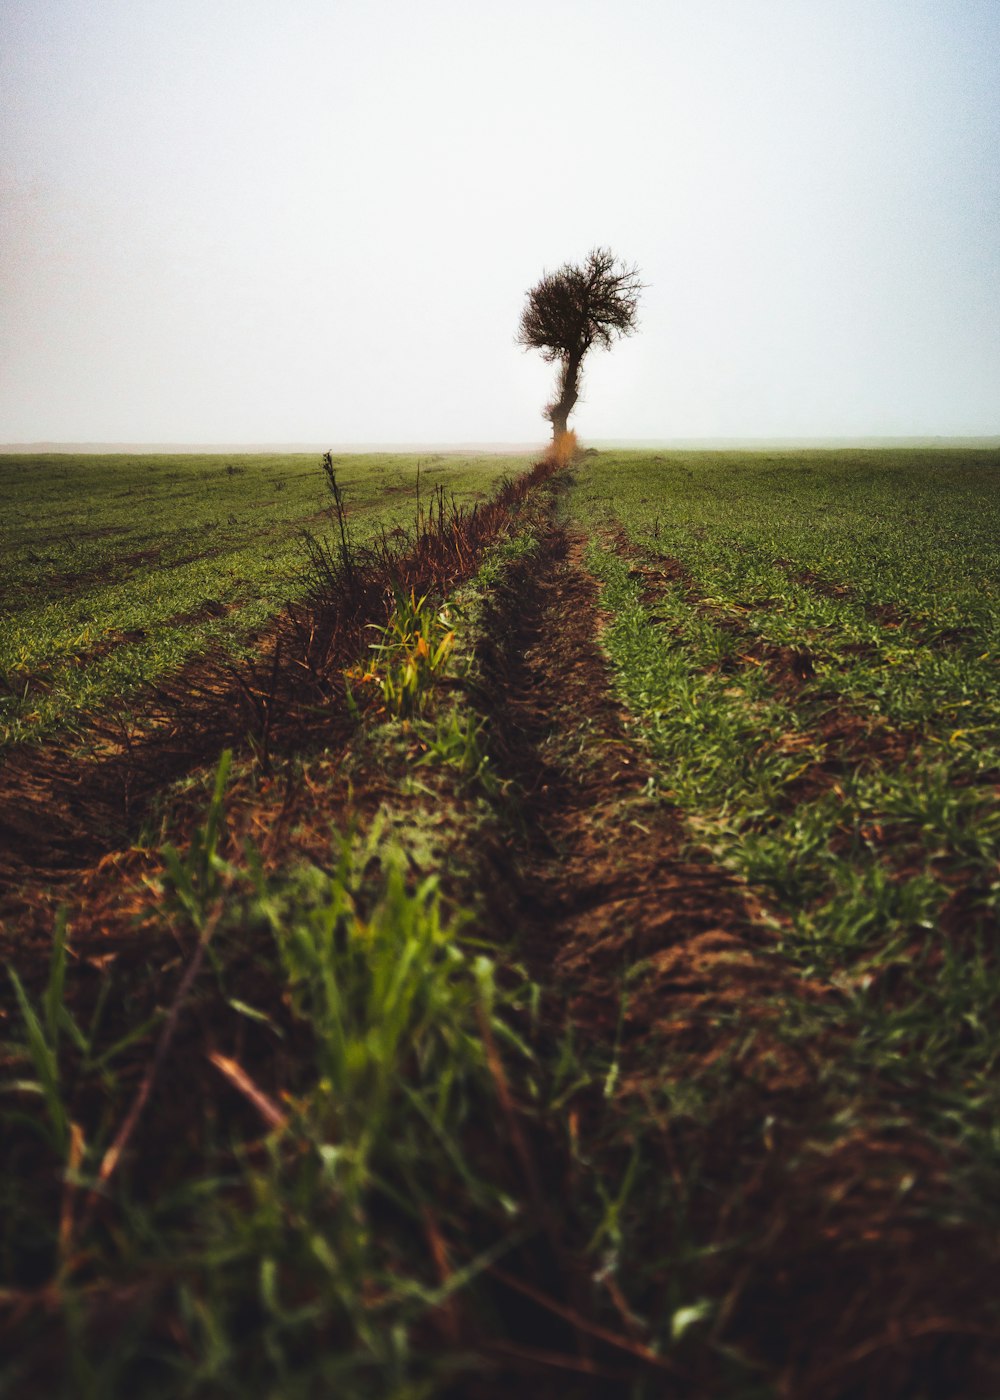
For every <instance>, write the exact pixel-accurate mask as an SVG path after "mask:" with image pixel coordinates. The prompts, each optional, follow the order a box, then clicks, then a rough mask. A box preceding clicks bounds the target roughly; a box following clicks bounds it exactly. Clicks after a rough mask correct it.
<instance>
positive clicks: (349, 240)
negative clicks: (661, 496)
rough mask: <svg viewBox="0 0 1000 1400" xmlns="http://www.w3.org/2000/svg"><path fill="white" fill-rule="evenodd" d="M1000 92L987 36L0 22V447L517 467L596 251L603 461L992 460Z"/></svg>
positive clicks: (428, 3)
mask: <svg viewBox="0 0 1000 1400" xmlns="http://www.w3.org/2000/svg"><path fill="white" fill-rule="evenodd" d="M998 80H1000V7H998V6H997V4H996V3H995V0H838V3H836V4H833V3H825V4H816V3H813V0H741V2H740V3H731V2H730V0H702V3H698V4H694V3H692V2H691V0H662V3H659V4H657V5H649V4H648V3H645V0H616V3H615V4H613V5H612V4H611V3H610V0H582V2H581V0H509V3H508V4H506V5H505V6H504V7H503V9H502V11H501V10H498V9H496V8H495V7H493V6H487V5H485V4H482V3H471V4H470V3H468V2H467V0H466V3H459V0H419V3H416V4H414V3H405V0H380V2H379V3H364V2H363V0H339V3H336V4H331V3H328V0H289V3H287V4H285V5H283V6H280V7H279V6H277V5H275V4H270V3H264V0H239V3H237V0H219V3H217V4H213V5H211V6H206V5H203V4H200V3H196V0H171V3H170V4H163V3H159V4H157V3H153V0H135V3H132V4H130V5H128V6H125V5H121V4H117V3H113V2H112V0H0V122H2V127H3V132H4V140H3V145H2V150H0V161H2V167H0V200H2V243H0V248H2V252H0V441H2V442H8V443H20V444H25V443H37V442H42V441H44V442H45V443H74V444H79V443H90V444H107V443H122V444H129V445H131V444H140V443H141V444H145V445H152V444H158V445H164V444H176V443H191V444H212V443H216V444H218V443H230V444H231V443H239V444H242V445H251V444H261V443H266V444H268V445H271V444H301V443H310V444H311V443H327V442H336V443H342V444H374V443H378V444H387V443H393V444H402V443H406V444H429V443H435V444H439V443H454V444H457V443H476V444H480V443H487V442H497V443H504V444H506V443H517V442H535V441H538V440H540V439H541V438H543V437H545V436H546V426H545V424H544V422H543V421H542V419H541V417H540V410H541V407H542V405H543V404H544V403H545V401H546V398H547V397H548V396H549V394H550V391H551V373H550V369H549V367H548V366H546V365H545V364H543V363H542V362H541V359H540V357H539V356H538V355H537V354H533V353H526V352H525V351H523V350H521V349H520V348H518V347H517V345H515V343H514V336H515V334H516V329H517V321H518V315H519V312H520V309H521V305H522V303H523V299H524V294H525V291H526V290H527V289H528V288H529V287H530V286H531V285H532V284H533V283H534V282H535V281H536V280H537V279H538V278H539V277H540V276H541V274H542V272H543V270H546V269H549V270H552V269H554V268H556V267H558V266H559V265H560V264H562V263H563V262H564V261H566V260H577V259H579V258H581V257H583V256H584V255H585V254H586V252H587V251H588V250H589V249H590V248H591V247H593V246H594V245H596V244H604V245H607V246H609V247H610V248H612V249H613V250H614V252H615V253H616V254H617V255H619V256H620V257H622V258H625V259H626V260H628V261H629V262H633V261H634V262H635V263H636V264H638V266H639V268H640V270H641V273H642V277H643V281H644V282H645V284H646V289H645V291H644V293H643V296H642V300H641V305H640V315H639V319H640V325H639V332H638V334H637V335H636V336H634V337H633V338H632V339H630V340H629V341H628V342H627V343H624V344H622V345H620V346H618V347H616V349H615V350H614V352H613V353H612V354H609V355H602V354H597V353H594V354H593V355H592V356H590V357H589V359H588V363H587V366H586V370H585V375H584V398H583V400H582V401H581V404H580V406H579V408H578V410H577V413H576V420H575V426H576V428H577V429H578V431H579V432H580V433H581V435H582V436H583V437H584V438H585V439H586V440H588V441H594V440H598V439H605V440H607V439H613V440H617V441H621V440H637V439H642V440H648V439H655V440H657V441H663V440H664V439H698V438H709V439H715V440H718V439H737V440H739V441H747V440H748V439H769V440H773V439H801V438H809V439H817V438H824V437H825V438H837V439H844V438H857V437H884V436H889V437H895V438H899V437H912V436H914V435H922V436H938V435H944V436H952V437H954V436H970V435H971V436H982V435H989V434H994V433H996V432H997V430H998V426H1000V412H998V410H1000V388H998V386H1000V224H998V221H997V218H996V211H997V207H998V196H1000V96H998V94H1000V81H998Z"/></svg>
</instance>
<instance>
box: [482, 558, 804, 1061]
mask: <svg viewBox="0 0 1000 1400" xmlns="http://www.w3.org/2000/svg"><path fill="white" fill-rule="evenodd" d="M585 548H586V539H585V537H584V536H582V535H580V534H574V533H563V532H557V533H555V534H554V535H553V536H552V537H551V538H550V539H549V541H548V542H547V545H546V548H545V552H544V559H543V562H542V565H541V568H540V571H539V572H538V573H537V574H536V575H535V576H533V577H531V578H528V577H525V578H524V579H522V581H521V588H520V589H519V590H518V596H517V598H516V599H514V598H512V597H508V598H507V599H505V600H504V599H501V607H502V608H503V607H504V604H506V608H505V611H506V616H505V617H504V616H500V617H497V618H495V619H494V620H493V626H492V629H491V631H492V635H493V641H494V649H493V651H492V654H491V655H490V656H488V657H487V658H485V669H486V672H487V675H488V676H489V678H490V680H491V682H492V685H493V691H494V703H493V712H492V725H493V735H494V738H493V748H494V753H495V755H496V758H497V760H498V762H499V764H500V765H501V766H502V768H503V769H504V770H505V772H506V773H508V774H509V775H510V776H511V777H513V778H515V779H516V780H517V782H518V784H519V786H520V788H521V789H522V791H523V793H524V807H523V813H522V815H523V820H524V828H525V834H524V839H523V841H522V842H521V844H520V847H519V850H518V854H517V867H518V886H519V892H520V901H519V916H520V920H521V922H522V926H526V928H527V930H528V932H527V933H526V935H525V938H524V947H523V952H524V955H525V956H526V957H527V958H528V960H529V962H530V963H532V964H533V965H534V966H535V968H536V970H537V971H538V972H539V973H544V980H545V981H546V982H551V983H555V984H559V985H562V986H563V987H565V988H566V990H567V995H568V997H569V999H570V1003H571V1006H572V1014H573V1015H574V1018H577V1019H584V1018H585V1019H589V1020H590V1021H591V1022H592V1026H593V1030H594V1031H595V1033H596V1032H600V1033H603V1034H606V1033H607V1031H608V1029H609V1028H610V1029H611V1030H612V1033H613V1031H614V1027H615V1025H616V1023H617V1019H618V1015H619V1007H620V1004H621V997H622V978H623V975H624V974H625V973H626V972H627V971H628V970H629V969H634V968H635V965H636V964H637V963H639V962H640V961H642V962H644V963H645V964H646V975H645V977H644V978H643V979H642V983H643V984H642V986H641V988H640V989H639V990H638V991H637V992H636V994H635V995H634V996H633V997H630V999H629V1005H628V1008H627V1011H626V1018H625V1019H626V1025H631V1026H633V1027H634V1028H635V1030H636V1032H637V1033H638V1032H639V1031H640V1030H641V1031H642V1032H643V1033H645V1032H648V1031H649V1030H651V1029H652V1028H653V1026H654V1025H656V1026H657V1027H658V1029H659V1030H660V1031H662V1032H664V1033H665V1034H667V1035H668V1036H671V1037H673V1038H675V1039H683V1040H684V1041H685V1042H686V1043H693V1041H692V1038H693V1039H694V1040H701V1039H703V1038H704V1033H705V1032H706V1031H711V1032H712V1034H711V1039H712V1042H713V1046H714V1048H715V1049H716V1050H717V1048H718V1036H717V1033H716V1029H715V1028H713V1027H712V1024H711V1023H712V1022H713V1021H715V1020H717V1019H718V1016H719V1013H720V1012H721V1011H722V1010H723V1009H725V1008H726V1007H731V1006H732V1004H733V1003H734V1002H735V1001H737V1000H740V999H742V998H745V997H746V996H747V994H748V993H749V992H750V991H752V990H753V988H754V987H755V986H757V985H758V984H760V983H761V982H764V983H766V984H767V985H768V987H769V989H770V990H771V991H777V990H778V989H779V987H780V985H781V983H782V981H785V982H786V983H787V982H789V981H790V980H791V979H790V978H789V976H788V973H787V971H786V970H785V969H784V968H783V967H782V966H781V965H780V964H779V963H778V961H777V960H776V959H775V958H774V955H773V952H772V951H771V946H772V945H773V942H774V933H773V924H768V923H767V922H766V921H765V919H764V916H763V913H762V911H761V909H760V907H759V905H758V904H757V903H756V901H755V900H754V899H753V898H752V897H751V895H750V894H749V892H748V891H747V890H746V888H745V887H744V886H742V885H741V884H740V882H738V881H737V880H736V879H735V878H733V877H732V876H730V875H729V874H728V873H727V872H726V871H724V870H721V869H720V868H719V867H718V866H716V865H713V864H711V863H710V862H708V861H701V860H696V859H693V858H692V856H691V854H690V853H689V850H688V847H689V845H690V842H689V838H688V835H687V833H686V831H685V829H684V827H683V824H682V822H681V820H680V818H679V816H678V814H677V813H676V812H675V811H674V810H673V809H672V808H670V807H669V806H667V805H666V804H664V803H663V802H660V801H657V800H655V799H653V798H651V797H650V796H649V788H648V785H649V780H650V776H651V770H650V768H649V766H648V764H647V763H646V761H645V759H644V757H643V755H642V753H641V750H640V749H639V748H638V747H637V746H636V744H635V743H634V742H632V741H631V740H630V738H629V736H628V734H627V732H626V720H625V714H624V711H623V709H622V707H621V706H620V705H619V704H618V702H617V700H616V699H615V697H614V695H613V692H612V689H611V679H610V673H609V669H608V664H607V662H606V660H605V658H604V655H603V652H602V651H601V645H600V634H601V628H602V626H603V620H604V619H603V617H602V615H601V613H600V611H599V607H598V590H597V585H596V584H595V582H594V580H593V579H592V578H591V576H590V575H589V574H588V572H587V571H586V569H585V567H584V565H583V555H584V552H585ZM796 981H797V979H796ZM797 985H798V984H797ZM668 991H669V996H668V995H667V993H668ZM800 994H801V993H800ZM706 1043H707V1042H706Z"/></svg>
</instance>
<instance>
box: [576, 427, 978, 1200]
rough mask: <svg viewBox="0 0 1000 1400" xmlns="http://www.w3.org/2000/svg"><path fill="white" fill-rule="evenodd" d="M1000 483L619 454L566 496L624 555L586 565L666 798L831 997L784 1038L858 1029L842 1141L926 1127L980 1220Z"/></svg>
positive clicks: (842, 1092) (867, 461) (927, 468)
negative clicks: (775, 918)
mask: <svg viewBox="0 0 1000 1400" xmlns="http://www.w3.org/2000/svg"><path fill="white" fill-rule="evenodd" d="M998 478H1000V459H998V457H997V455H996V454H978V455H977V454H971V457H970V455H969V454H965V455H963V456H961V457H959V456H953V455H951V454H936V453H935V454H932V453H924V454H915V453H908V454H902V453H900V454H882V455H880V456H879V457H878V458H872V457H870V456H869V455H867V454H856V455H850V456H843V455H838V456H833V457H831V458H829V459H826V460H821V461H816V460H812V461H809V460H806V461H802V460H799V459H797V458H793V459H787V460H785V461H783V462H782V461H775V460H774V459H771V458H750V459H744V460H739V461H733V460H732V459H731V458H730V459H726V460H722V459H716V458H714V457H711V456H708V455H706V458H705V459H704V460H703V461H699V459H697V458H692V457H688V458H678V459H662V458H661V459H656V460H654V461H652V462H650V461H649V460H648V459H642V458H639V457H636V456H627V457H618V456H615V457H610V456H609V457H607V458H601V459H599V460H598V461H597V462H595V463H593V464H592V465H589V466H588V467H587V468H586V469H585V470H584V471H582V472H581V474H580V480H579V484H578V488H577V490H576V492H575V494H574V504H575V506H576V508H577V509H578V510H579V511H580V513H581V514H582V516H583V517H584V518H585V519H586V520H587V521H589V522H591V523H593V524H595V525H596V524H598V523H601V524H602V525H603V526H605V527H606V526H607V525H608V524H609V523H610V521H609V516H608V513H607V505H608V504H609V503H610V502H611V501H613V502H614V517H615V519H616V521H617V522H618V523H620V525H621V526H622V527H623V528H624V530H625V532H626V534H627V536H628V539H629V540H630V541H631V543H632V549H633V554H632V557H631V558H626V557H623V555H622V553H621V547H620V542H619V547H618V548H615V547H614V546H612V545H609V544H604V545H596V546H595V547H594V548H593V549H592V552H591V563H592V566H593V568H594V570H595V572H596V573H597V574H598V576H599V577H600V578H601V580H602V581H603V584H604V594H603V598H604V602H605V605H606V606H607V607H609V608H610V610H611V613H612V621H611V624H610V626H609V628H608V631H607V633H606V638H605V639H606V644H607V647H608V650H609V653H610V656H611V659H612V662H613V664H614V666H615V669H616V674H617V680H618V684H619V686H620V689H621V693H622V695H623V697H624V698H625V700H626V702H627V704H628V705H629V707H630V709H631V711H632V713H633V715H634V717H635V722H636V725H637V728H638V731H639V732H640V733H641V734H642V735H643V737H644V739H645V741H646V743H647V744H648V746H649V748H650V750H651V752H652V753H653V755H655V758H656V760H657V762H658V764H659V771H660V779H659V781H660V783H661V784H662V788H663V790H664V791H665V792H667V793H669V795H670V797H671V798H672V800H674V801H676V802H678V803H679V804H680V805H681V806H682V807H683V809H684V810H685V812H686V814H687V818H688V822H689V826H690V829H691V831H692V837H693V839H694V840H696V841H698V842H700V843H702V844H703V845H705V846H707V848H708V849H709V850H710V851H711V852H712V853H713V855H714V856H715V857H716V858H717V859H721V860H723V861H724V862H725V863H727V864H728V865H729V866H730V867H731V868H733V869H734V870H736V871H738V872H739V873H740V874H741V875H742V876H744V877H745V878H746V879H747V880H749V881H750V882H751V884H752V885H753V886H754V887H756V888H757V889H758V890H759V891H761V892H762V893H763V894H764V895H765V897H766V898H767V900H768V901H769V902H770V904H771V906H772V908H774V909H775V910H776V911H778V912H779V913H780V915H781V916H782V919H783V923H782V932H781V939H780V942H781V947H782V949H783V951H784V952H785V954H786V955H787V956H789V957H790V958H791V959H793V961H794V962H795V963H797V965H798V966H799V967H800V968H801V970H802V972H803V974H804V975H807V976H811V975H814V974H817V973H818V974H819V975H821V976H822V977H823V978H825V979H828V980H829V981H830V982H831V983H833V984H834V985H835V986H836V987H838V988H839V990H840V992H841V997H840V999H839V1000H838V1002H837V1004H836V1006H835V1007H834V1008H832V1009H831V1007H830V1006H829V1005H825V1006H823V1007H822V1008H819V1007H817V1008H816V1009H814V1011H813V1013H812V1020H811V1023H810V1024H809V1025H808V1026H806V1025H803V1024H798V1025H797V1026H796V1027H795V1029H794V1035H796V1036H798V1037H802V1036H806V1037H809V1036H815V1037H816V1038H817V1039H821V1038H822V1037H823V1035H825V1034H826V1033H827V1032H828V1031H830V1030H831V1029H834V1030H836V1032H837V1033H838V1034H842V1033H843V1032H845V1031H846V1032H847V1034H846V1036H845V1038H844V1039H843V1049H842V1050H841V1052H840V1056H839V1059H838V1062H837V1064H836V1069H835V1070H834V1071H832V1072H831V1078H833V1079H836V1080H838V1081H839V1082H838V1089H837V1095H836V1107H835V1108H832V1109H831V1122H830V1131H831V1133H834V1134H836V1133H838V1132H839V1133H844V1132H845V1131H849V1130H850V1126H851V1124H852V1123H853V1122H854V1121H855V1120H856V1117H857V1114H858V1113H861V1114H862V1116H864V1115H865V1114H867V1113H869V1112H871V1111H874V1112H876V1113H877V1114H878V1115H879V1116H880V1118H881V1120H882V1124H883V1127H888V1126H889V1125H890V1124H891V1123H892V1122H893V1121H894V1120H897V1119H898V1117H899V1115H902V1120H901V1121H909V1122H916V1123H919V1124H920V1126H921V1129H922V1130H923V1131H925V1132H927V1133H928V1134H929V1135H930V1136H931V1137H932V1138H933V1139H934V1140H935V1142H936V1143H937V1144H938V1145H939V1146H941V1147H942V1148H944V1149H945V1150H947V1151H948V1152H950V1153H953V1154H955V1155H954V1163H955V1176H954V1178H953V1186H954V1190H953V1192H952V1193H951V1196H950V1200H949V1204H948V1209H949V1210H950V1211H952V1212H954V1214H955V1216H957V1217H958V1218H963V1217H964V1218H966V1219H973V1220H983V1219H989V1220H991V1221H994V1222H995V1200H996V1199H997V1194H998V1192H1000V1156H998V1154H997V1148H996V1141H995V1132H994V1128H993V1125H994V1124H995V1121H996V1115H997V1112H998V1111H1000V1095H998V1089H997V1084H996V1079H995V1071H996V1067H997V1065H998V1063H1000V1036H998V1032H997V1026H998V1024H1000V1022H998V1011H1000V964H998V961H997V957H996V947H995V943H996V934H997V929H998V923H1000V882H998V878H997V873H998V856H1000V811H998V808H997V802H996V794H997V781H998V777H1000V676H998V672H997V666H996V660H997V639H998V635H1000V594H998V580H1000V560H998V557H997V550H996V544H995V541H996V539H997V537H998V534H1000V532H998V529H997V526H998V524H1000V514H998V497H1000V493H998V492H997V490H996V487H997V484H998ZM918 523H919V533H916V531H917V528H918ZM665 556H667V558H665ZM642 561H645V562H642ZM637 562H638V567H636V564H637ZM793 663H794V664H793ZM796 665H797V671H796V669H795V666H796ZM807 1019H809V1018H807ZM873 1082H874V1083H876V1084H877V1085H878V1087H877V1088H876V1089H875V1091H874V1094H873V1095H872V1094H869V1092H868V1091H869V1089H870V1088H871V1085H872V1084H873ZM873 1102H874V1103H875V1104H876V1105H877V1107H876V1108H875V1109H874V1110H872V1108H871V1104H872V1103H873ZM837 1113H840V1114H841V1117H840V1119H839V1120H838V1119H837V1116H836V1115H837ZM970 1177H978V1178H980V1182H979V1186H978V1187H977V1188H976V1189H974V1190H971V1191H970V1190H969V1189H968V1183H969V1179H970ZM983 1180H986V1181H989V1182H992V1186H991V1187H990V1188H989V1189H987V1190H984V1189H983V1185H982V1182H983ZM939 1208H940V1206H939Z"/></svg>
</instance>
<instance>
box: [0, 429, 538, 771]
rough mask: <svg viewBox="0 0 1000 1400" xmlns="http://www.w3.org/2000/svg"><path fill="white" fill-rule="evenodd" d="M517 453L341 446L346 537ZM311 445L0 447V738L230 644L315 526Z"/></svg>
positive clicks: (460, 485) (459, 487) (483, 488)
mask: <svg viewBox="0 0 1000 1400" xmlns="http://www.w3.org/2000/svg"><path fill="white" fill-rule="evenodd" d="M526 465H527V459H526V458H523V457H501V456H484V457H463V456H459V455H455V456H447V457H445V456H440V455H437V456H427V457H424V458H417V457H414V456H412V455H410V456H392V455H378V456H350V457H345V458H338V459H337V460H336V462H335V466H336V468H337V470H338V474H339V480H340V484H341V485H342V487H343V489H344V490H345V492H346V494H347V503H348V509H349V512H350V523H351V529H352V532H353V533H354V535H355V537H356V538H357V540H358V541H359V542H360V541H363V540H364V539H366V538H371V537H372V536H373V535H375V534H376V533H377V532H378V531H379V530H380V529H382V528H383V527H384V528H386V529H392V528H394V527H395V526H398V525H400V524H409V523H410V522H411V521H412V517H413V512H414V508H415V499H416V486H417V472H418V470H419V472H420V476H421V482H422V490H423V492H424V493H425V498H426V497H429V495H430V492H431V491H432V490H434V489H435V488H436V487H438V486H441V487H443V488H444V490H445V491H446V492H447V493H448V495H449V496H451V495H452V494H454V496H455V498H456V499H457V500H459V501H469V500H476V499H480V498H482V497H484V496H485V495H488V494H489V492H490V491H491V490H492V489H493V487H494V486H495V484H496V482H497V480H498V479H499V478H500V477H501V476H502V475H504V474H509V473H512V472H517V471H520V470H522V469H523V468H524V466H526ZM328 505H329V499H328V495H327V491H326V485H325V482H324V479H323V475H322V473H321V471H320V470H319V460H318V458H317V457H316V456H306V455H302V456H231V457H230V456H197V455H177V456H142V457H135V456H120V457H119V456H107V457H101V456H81V457H71V456H60V455H50V456H38V457H27V456H26V457H18V456H0V594H2V596H3V599H4V603H3V627H2V631H0V746H3V745H4V744H10V743H13V742H17V741H19V740H23V739H30V740H36V741H37V740H41V739H42V738H44V736H45V735H46V734H50V733H52V732H53V731H54V730H55V729H56V728H58V727H59V726H61V725H63V726H64V725H67V724H71V723H72V722H73V721H74V719H75V717H76V716H77V715H78V714H79V713H80V712H85V711H91V710H94V709H96V708H98V707H100V706H101V705H102V704H104V703H106V702H107V701H108V700H111V699H121V698H123V697H127V696H129V695H130V694H132V693H134V692H135V691H136V690H137V689H138V688H139V687H140V686H142V685H143V684H144V683H145V682H148V681H151V680H155V679H156V678H157V677H158V676H160V675H162V674H164V673H165V672H167V671H169V670H171V669H174V668H176V667H177V666H179V665H180V664H181V663H182V662H184V661H185V660H187V659H188V658H189V657H191V656H193V655H197V653H198V652H200V651H203V650H205V649H206V648H207V647H209V646H210V645H216V646H218V645H221V646H224V647H227V648H230V649H232V648H234V647H238V646H239V644H240V642H241V641H242V640H243V639H245V638H247V637H248V636H249V635H250V634H252V633H253V632H254V631H255V630H257V629H259V628H261V627H262V626H263V625H264V624H265V623H266V621H267V619H268V618H269V617H270V616H271V615H272V614H273V613H275V612H276V611H277V610H278V609H279V608H280V607H281V606H282V605H283V604H284V603H285V602H286V601H288V600H289V599H290V598H293V597H295V596H296V595H297V594H298V593H299V592H300V591H301V579H302V573H303V568H304V563H305V557H306V556H305V550H304V548H303V542H302V534H303V531H305V530H308V531H311V532H312V533H314V534H317V535H323V534H324V533H325V532H326V530H327V529H328V527H329V521H328V519H327V516H326V510H327V507H328Z"/></svg>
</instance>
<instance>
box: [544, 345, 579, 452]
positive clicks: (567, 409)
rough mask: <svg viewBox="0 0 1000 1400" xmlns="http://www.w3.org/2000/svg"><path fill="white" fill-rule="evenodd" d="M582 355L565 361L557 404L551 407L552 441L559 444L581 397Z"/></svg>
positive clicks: (561, 371) (573, 356) (560, 374)
mask: <svg viewBox="0 0 1000 1400" xmlns="http://www.w3.org/2000/svg"><path fill="white" fill-rule="evenodd" d="M582 359H583V356H582V355H570V356H569V357H568V358H567V359H565V360H563V363H562V369H561V370H560V372H559V397H558V399H556V401H555V403H554V404H552V405H550V407H549V411H548V416H549V419H550V420H551V423H552V441H553V442H558V440H559V437H560V436H561V434H562V433H565V432H566V431H567V429H566V424H567V422H568V420H569V415H570V414H571V413H572V412H573V409H574V408H575V407H576V401H577V399H578V398H579V397H580V362H581V360H582Z"/></svg>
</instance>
